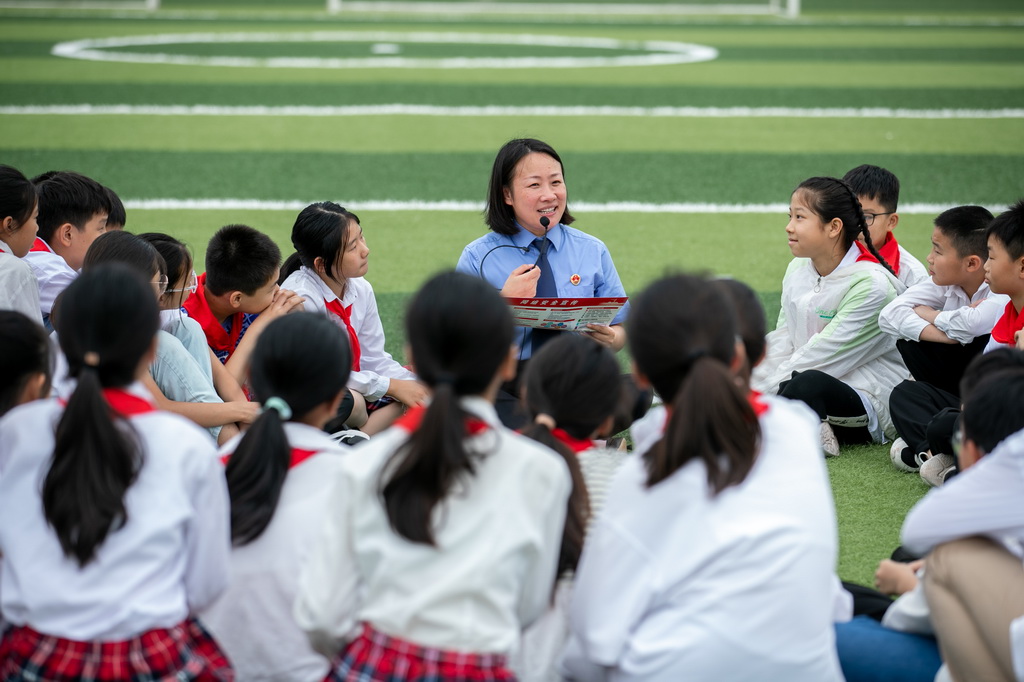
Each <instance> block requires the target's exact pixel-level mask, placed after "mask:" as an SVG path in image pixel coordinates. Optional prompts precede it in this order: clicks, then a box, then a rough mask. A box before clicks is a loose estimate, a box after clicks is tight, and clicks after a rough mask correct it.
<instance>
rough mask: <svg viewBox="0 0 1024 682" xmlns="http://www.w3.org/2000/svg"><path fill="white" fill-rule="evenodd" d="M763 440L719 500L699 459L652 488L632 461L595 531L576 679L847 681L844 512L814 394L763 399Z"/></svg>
mask: <svg viewBox="0 0 1024 682" xmlns="http://www.w3.org/2000/svg"><path fill="white" fill-rule="evenodd" d="M765 402H767V404H768V406H769V408H768V411H767V412H766V413H765V414H764V415H762V417H761V418H760V423H761V427H762V443H761V449H760V452H759V454H758V456H757V460H756V461H755V464H754V467H753V469H752V470H751V471H750V473H749V474H748V476H747V478H746V479H745V480H744V481H743V482H742V483H740V484H739V485H736V486H732V487H729V488H726V489H725V490H723V491H722V492H721V493H719V494H718V495H717V496H714V497H712V496H711V494H710V490H709V487H708V481H707V470H706V469H705V467H704V465H703V463H702V462H699V461H692V462H689V463H688V464H686V465H684V466H683V467H682V468H680V469H679V470H677V471H676V472H675V473H674V474H672V475H671V476H670V477H669V478H667V479H665V480H663V481H661V482H660V483H658V484H657V485H655V486H654V487H652V488H648V487H647V484H646V480H647V470H646V468H645V466H644V460H643V458H642V456H640V455H637V456H635V457H632V458H629V459H627V460H626V461H625V463H624V464H623V465H622V467H621V468H620V469H619V473H618V475H617V476H616V478H615V481H614V482H613V484H612V489H611V491H610V492H609V495H608V499H607V501H606V503H605V507H604V510H603V511H602V513H601V516H600V518H599V519H598V521H597V526H596V528H595V529H594V532H593V534H592V536H591V537H588V538H587V542H586V545H585V546H584V549H583V556H582V558H581V560H580V566H579V569H578V570H577V572H576V584H575V588H574V591H573V595H572V603H571V606H570V623H571V627H572V635H571V639H570V643H569V646H568V648H567V650H566V654H565V657H564V659H563V663H562V670H563V673H565V674H566V675H567V677H568V678H569V679H573V680H602V679H608V680H615V681H616V682H627V681H630V682H631V681H636V682H640V681H641V680H643V681H644V682H676V681H677V680H684V679H692V680H752V679H764V680H787V681H789V682H800V681H806V682H812V681H813V682H825V681H828V680H834V681H838V680H841V679H842V674H841V672H840V670H839V662H838V660H837V658H836V653H835V644H834V636H833V629H832V623H833V622H834V620H836V619H837V616H844V617H845V619H848V618H849V615H848V613H846V614H838V613H837V604H838V600H839V594H838V593H839V583H838V581H837V580H836V579H835V574H834V571H835V561H836V551H837V530H836V520H835V510H834V508H833V502H832V496H831V493H830V487H829V482H828V475H827V473H826V471H825V464H824V460H823V458H822V456H821V446H820V445H819V443H818V438H819V436H818V423H817V422H818V420H817V417H816V416H815V415H814V414H813V413H812V412H811V411H810V410H809V409H808V408H807V407H806V406H805V405H803V404H800V403H796V402H792V401H788V400H783V399H780V398H766V399H765Z"/></svg>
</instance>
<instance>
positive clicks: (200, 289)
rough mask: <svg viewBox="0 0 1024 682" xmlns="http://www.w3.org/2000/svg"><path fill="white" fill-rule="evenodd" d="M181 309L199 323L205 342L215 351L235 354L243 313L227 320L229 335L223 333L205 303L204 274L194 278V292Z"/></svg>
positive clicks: (221, 326)
mask: <svg viewBox="0 0 1024 682" xmlns="http://www.w3.org/2000/svg"><path fill="white" fill-rule="evenodd" d="M181 307H182V308H184V309H185V312H186V313H188V316H189V317H191V318H192V319H193V320H195V321H196V322H198V323H199V326H200V327H202V328H203V333H204V334H206V342H207V343H208V344H210V347H211V348H213V349H214V350H216V351H222V352H227V353H229V354H230V353H233V352H235V346H237V345H238V337H240V336H241V335H242V318H243V317H244V314H243V313H235V314H234V315H232V316H231V317H229V318H228V319H229V320H231V333H230V334H229V333H228V332H226V331H224V325H222V324H221V323H220V321H219V320H218V319H217V318H216V316H214V314H213V311H212V310H210V304H209V303H207V302H206V273H205V272H204V273H203V274H201V275H199V277H198V278H196V290H195V291H194V292H192V294H191V295H190V296H189V297H188V299H186V301H185V302H184V303H183V304H182V306H181Z"/></svg>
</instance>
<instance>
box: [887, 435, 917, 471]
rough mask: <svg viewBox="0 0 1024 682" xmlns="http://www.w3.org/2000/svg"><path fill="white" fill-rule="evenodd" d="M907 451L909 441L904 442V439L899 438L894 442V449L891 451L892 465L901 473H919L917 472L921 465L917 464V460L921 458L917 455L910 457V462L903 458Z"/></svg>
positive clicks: (890, 459)
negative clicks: (904, 452)
mask: <svg viewBox="0 0 1024 682" xmlns="http://www.w3.org/2000/svg"><path fill="white" fill-rule="evenodd" d="M906 449H907V441H905V440H903V439H902V438H897V439H896V440H895V441H894V442H893V444H892V447H891V448H890V449H889V461H891V462H892V465H893V466H894V467H896V468H897V469H898V470H900V471H906V472H909V473H917V471H918V470H919V469H920V468H921V465H920V464H918V463H917V458H918V457H920V455H919V454H917V455H913V456H910V457H909V459H910V461H909V462H908V461H907V460H906V459H904V458H903V451H904V450H906Z"/></svg>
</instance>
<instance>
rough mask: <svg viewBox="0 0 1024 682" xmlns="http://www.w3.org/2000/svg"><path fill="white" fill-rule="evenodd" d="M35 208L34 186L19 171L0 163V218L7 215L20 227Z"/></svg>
mask: <svg viewBox="0 0 1024 682" xmlns="http://www.w3.org/2000/svg"><path fill="white" fill-rule="evenodd" d="M35 208H36V188H35V186H34V185H33V184H32V183H31V182H29V181H28V178H26V177H25V176H24V175H22V173H21V171H20V170H18V169H17V168H15V167H13V166H5V165H3V164H0V220H3V219H4V218H7V217H8V216H9V217H11V218H13V219H14V222H15V223H16V227H14V228H12V232H13V231H14V230H17V229H18V228H20V227H21V226H22V225H23V224H24V223H25V221H26V220H28V219H29V218H31V217H32V211H34V210H35Z"/></svg>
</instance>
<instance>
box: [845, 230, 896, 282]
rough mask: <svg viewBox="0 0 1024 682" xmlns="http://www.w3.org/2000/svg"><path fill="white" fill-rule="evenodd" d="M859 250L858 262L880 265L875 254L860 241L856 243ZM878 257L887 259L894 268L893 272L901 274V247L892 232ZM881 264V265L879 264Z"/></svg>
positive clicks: (879, 251)
mask: <svg viewBox="0 0 1024 682" xmlns="http://www.w3.org/2000/svg"><path fill="white" fill-rule="evenodd" d="M854 244H856V245H857V248H858V249H859V250H860V255H859V256H857V262H858V263H859V262H861V261H867V262H869V263H878V259H877V258H875V256H874V254H872V253H871V252H870V251H868V247H867V246H865V245H864V244H861V243H860V242H859V241H856V242H854ZM878 255H880V256H881V257H882V258H884V259H885V262H886V263H888V264H889V265H891V266H892V269H893V271H894V272H895V273H896V274H897V275H899V274H900V245H899V244H898V243H896V237H893V236H892V232H890V233H889V234H887V235H886V237H885V243H884V244H882V248H880V249H879V250H878ZM879 264H880V263H879Z"/></svg>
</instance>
